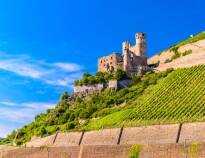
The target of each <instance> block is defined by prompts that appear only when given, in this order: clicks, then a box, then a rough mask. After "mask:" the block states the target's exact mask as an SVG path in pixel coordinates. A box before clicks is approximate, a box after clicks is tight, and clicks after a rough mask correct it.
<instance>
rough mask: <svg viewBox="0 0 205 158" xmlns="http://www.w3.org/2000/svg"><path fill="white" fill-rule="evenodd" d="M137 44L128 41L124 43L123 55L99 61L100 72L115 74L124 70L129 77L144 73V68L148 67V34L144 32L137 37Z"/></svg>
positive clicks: (115, 54) (115, 55)
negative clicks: (118, 70)
mask: <svg viewBox="0 0 205 158" xmlns="http://www.w3.org/2000/svg"><path fill="white" fill-rule="evenodd" d="M135 39H136V44H135V45H131V44H130V43H129V42H128V41H125V42H123V43H122V54H119V53H116V52H114V53H112V54H111V55H109V56H105V57H102V58H100V59H99V60H98V72H110V73H112V72H115V71H116V70H117V69H122V70H124V71H125V72H126V74H127V76H132V75H133V74H136V73H142V71H143V70H142V68H143V67H144V66H147V58H146V54H147V51H146V34H145V33H143V32H140V33H137V34H136V35H135Z"/></svg>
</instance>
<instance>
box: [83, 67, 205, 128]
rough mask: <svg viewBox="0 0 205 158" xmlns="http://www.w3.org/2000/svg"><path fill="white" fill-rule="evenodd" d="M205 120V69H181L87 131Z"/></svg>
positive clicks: (100, 119)
mask: <svg viewBox="0 0 205 158" xmlns="http://www.w3.org/2000/svg"><path fill="white" fill-rule="evenodd" d="M202 120H205V66H204V65H200V66H196V67H192V68H186V69H177V70H175V71H173V72H171V73H170V74H169V75H168V76H167V77H165V78H163V79H160V80H159V81H158V83H157V84H156V85H153V86H149V87H148V88H147V89H146V90H145V92H144V93H143V94H142V95H141V96H140V97H137V98H136V100H135V101H133V102H132V103H131V104H130V105H127V107H126V108H124V109H123V110H121V111H119V112H114V113H112V114H109V115H107V116H105V117H102V118H99V119H98V120H94V121H91V122H90V123H89V124H88V125H87V126H85V129H96V128H105V127H121V126H141V125H148V124H164V123H176V122H192V121H202Z"/></svg>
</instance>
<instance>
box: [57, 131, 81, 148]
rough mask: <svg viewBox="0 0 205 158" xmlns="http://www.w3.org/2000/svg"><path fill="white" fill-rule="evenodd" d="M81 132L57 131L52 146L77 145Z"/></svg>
mask: <svg viewBox="0 0 205 158" xmlns="http://www.w3.org/2000/svg"><path fill="white" fill-rule="evenodd" d="M81 136H82V132H69V133H58V134H57V137H56V140H55V142H54V144H53V146H56V147H57V146H78V145H79V142H80V139H81Z"/></svg>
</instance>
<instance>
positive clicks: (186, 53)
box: [182, 49, 192, 56]
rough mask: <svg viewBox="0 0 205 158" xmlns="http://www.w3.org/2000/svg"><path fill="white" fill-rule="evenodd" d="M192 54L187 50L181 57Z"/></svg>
mask: <svg viewBox="0 0 205 158" xmlns="http://www.w3.org/2000/svg"><path fill="white" fill-rule="evenodd" d="M191 53H192V50H191V49H189V50H186V51H185V52H184V53H182V56H186V55H189V54H191Z"/></svg>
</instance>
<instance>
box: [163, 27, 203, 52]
mask: <svg viewBox="0 0 205 158" xmlns="http://www.w3.org/2000/svg"><path fill="white" fill-rule="evenodd" d="M204 39H205V31H203V32H200V33H198V34H196V35H194V36H193V37H190V38H188V39H185V40H183V41H181V42H178V43H176V44H174V45H173V46H171V47H169V48H167V49H165V50H163V51H162V52H160V53H159V54H161V53H163V52H166V51H167V50H170V49H174V48H179V47H181V46H184V45H186V44H190V43H194V42H197V41H200V40H204Z"/></svg>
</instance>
